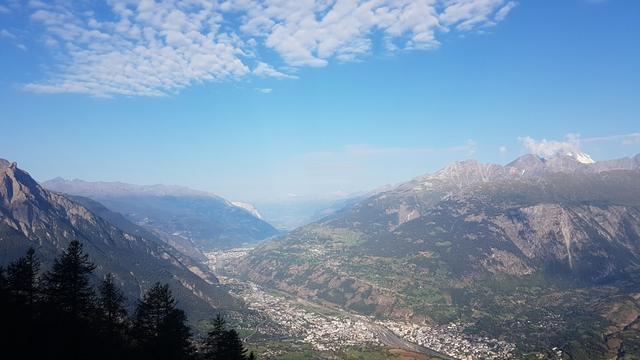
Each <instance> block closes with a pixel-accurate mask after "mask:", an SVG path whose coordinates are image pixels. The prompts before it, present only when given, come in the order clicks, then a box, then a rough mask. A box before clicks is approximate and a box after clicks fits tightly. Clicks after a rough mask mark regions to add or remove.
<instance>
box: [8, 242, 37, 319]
mask: <svg viewBox="0 0 640 360" xmlns="http://www.w3.org/2000/svg"><path fill="white" fill-rule="evenodd" d="M39 272H40V261H39V260H38V258H37V257H36V256H35V250H34V249H33V248H29V250H27V254H26V255H25V256H23V257H21V258H19V259H17V260H16V261H14V262H13V263H11V264H10V265H9V266H8V267H7V278H6V281H7V289H8V291H9V294H10V297H11V299H12V301H13V302H15V303H17V304H20V305H23V306H25V307H27V308H31V307H33V305H34V304H35V302H36V300H37V299H36V297H37V292H38V273H39Z"/></svg>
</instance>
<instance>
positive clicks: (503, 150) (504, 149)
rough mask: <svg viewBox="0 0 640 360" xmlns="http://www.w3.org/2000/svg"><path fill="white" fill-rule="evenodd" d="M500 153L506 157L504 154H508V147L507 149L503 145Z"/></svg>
mask: <svg viewBox="0 0 640 360" xmlns="http://www.w3.org/2000/svg"><path fill="white" fill-rule="evenodd" d="M498 152H500V155H504V154H506V153H507V147H506V146H504V145H503V146H500V147H499V148H498Z"/></svg>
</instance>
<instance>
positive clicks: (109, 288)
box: [98, 273, 128, 359]
mask: <svg viewBox="0 0 640 360" xmlns="http://www.w3.org/2000/svg"><path fill="white" fill-rule="evenodd" d="M98 293H99V296H98V308H99V310H100V320H99V323H100V335H101V337H100V340H101V344H102V348H103V350H102V351H101V358H105V359H119V358H122V357H123V355H124V354H125V352H126V347H127V341H126V331H127V323H128V319H127V310H126V309H125V308H124V303H125V297H124V295H123V293H122V290H120V289H119V288H118V287H117V286H116V284H115V282H114V277H113V274H111V273H108V274H107V275H106V276H105V278H104V280H102V282H101V283H100V285H99V287H98Z"/></svg>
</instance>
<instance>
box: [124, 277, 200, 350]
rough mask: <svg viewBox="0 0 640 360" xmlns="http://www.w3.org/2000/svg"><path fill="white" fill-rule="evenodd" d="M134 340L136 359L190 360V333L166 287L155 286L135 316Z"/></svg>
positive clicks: (144, 298) (182, 312)
mask: <svg viewBox="0 0 640 360" xmlns="http://www.w3.org/2000/svg"><path fill="white" fill-rule="evenodd" d="M133 337H134V341H135V343H136V347H137V350H138V353H139V354H138V356H140V357H142V358H153V359H172V360H180V359H190V358H191V357H192V355H193V346H192V344H191V331H190V329H189V327H188V326H187V325H186V316H185V314H184V311H182V310H180V309H178V308H176V301H175V299H174V298H173V295H172V294H171V291H170V290H169V285H167V284H164V285H162V284H160V283H156V284H155V285H154V286H153V287H152V288H151V289H150V290H149V291H148V292H147V293H146V294H145V295H144V297H143V299H142V301H140V303H139V304H138V307H137V308H136V312H135V318H134V325H133Z"/></svg>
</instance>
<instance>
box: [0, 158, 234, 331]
mask: <svg viewBox="0 0 640 360" xmlns="http://www.w3.org/2000/svg"><path fill="white" fill-rule="evenodd" d="M80 202H82V203H84V204H86V205H87V206H84V205H81V204H80ZM90 208H91V209H90ZM73 240H77V241H80V242H81V243H82V244H83V245H84V249H85V251H86V252H87V253H88V254H89V256H90V258H91V260H92V261H93V262H94V263H95V264H96V266H97V268H96V270H95V274H96V275H95V276H96V277H98V278H102V277H103V276H104V275H105V274H106V273H109V272H110V273H113V274H114V276H115V281H116V283H117V284H118V285H119V286H121V287H122V289H123V291H124V292H125V295H127V297H128V298H129V299H131V300H132V301H134V300H135V299H138V298H140V297H141V295H142V294H143V293H144V292H145V291H146V290H147V289H149V287H150V286H151V285H152V284H153V283H155V282H156V281H160V282H164V283H168V284H170V286H171V288H172V289H173V292H174V293H175V295H176V298H177V299H178V302H179V303H180V306H181V307H182V308H184V309H185V310H187V312H188V314H189V316H190V317H191V319H192V320H197V319H202V318H206V317H208V316H210V314H211V310H212V309H213V308H233V307H236V306H237V305H238V303H237V300H236V299H235V298H233V297H232V296H230V295H229V294H228V292H227V291H226V289H225V288H224V287H222V286H221V285H219V284H218V279H217V278H216V277H215V275H214V274H213V273H211V272H210V270H209V269H208V268H207V267H206V266H205V265H202V264H201V263H199V262H198V261H196V260H193V259H192V258H191V257H189V256H187V255H184V254H183V253H181V252H179V251H177V250H176V249H175V248H174V247H172V246H171V245H169V244H167V243H166V242H164V241H163V240H161V239H159V238H158V237H157V236H155V235H154V234H152V233H150V232H149V231H146V230H145V229H142V228H140V227H138V226H137V225H135V224H133V223H131V222H129V221H128V220H127V219H125V218H124V217H122V216H121V215H119V214H116V213H113V212H111V211H109V210H107V209H106V208H104V207H102V206H101V205H100V204H97V203H95V202H92V201H90V200H88V199H84V200H83V199H79V198H76V199H75V200H74V199H71V198H69V197H67V196H64V195H61V194H59V193H54V192H51V191H48V190H46V189H44V188H43V187H42V186H40V185H39V184H38V183H37V182H36V181H35V180H34V179H33V178H31V176H30V175H29V174H28V173H27V172H25V171H23V170H21V169H20V168H18V167H17V166H16V164H15V163H10V162H8V161H6V160H0V264H5V265H6V264H7V263H9V262H11V261H13V260H15V259H16V258H17V257H19V256H22V255H24V253H25V252H26V250H27V249H28V248H29V247H33V248H34V249H35V250H36V254H37V256H38V257H39V258H40V259H41V260H42V262H43V266H44V267H45V268H47V267H48V266H49V265H51V262H52V260H53V259H54V258H55V257H56V256H58V255H59V254H60V253H61V252H62V251H63V249H65V248H66V247H67V246H68V245H69V243H70V242H71V241H73Z"/></svg>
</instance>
